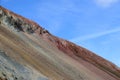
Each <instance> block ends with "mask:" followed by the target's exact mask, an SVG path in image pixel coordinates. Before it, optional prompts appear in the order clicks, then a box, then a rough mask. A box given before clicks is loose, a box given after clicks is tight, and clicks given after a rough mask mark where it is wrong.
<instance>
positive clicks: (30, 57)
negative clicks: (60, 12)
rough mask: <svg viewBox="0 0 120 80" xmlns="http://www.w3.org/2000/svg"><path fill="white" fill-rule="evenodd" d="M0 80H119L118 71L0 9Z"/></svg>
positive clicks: (96, 56)
mask: <svg viewBox="0 0 120 80" xmlns="http://www.w3.org/2000/svg"><path fill="white" fill-rule="evenodd" d="M0 80H120V69H119V68H118V67H117V66H116V65H114V64H113V63H111V62H109V61H107V60H105V59H103V58H102V57H100V56H98V55H96V54H94V53H92V52H91V51H89V50H87V49H85V48H82V47H80V46H77V45H76V44H74V43H71V42H69V41H67V40H64V39H60V38H58V37H56V36H54V35H52V34H51V33H49V32H48V31H47V30H45V29H44V28H42V27H41V26H39V25H38V24H37V23H35V22H33V21H31V20H28V19H26V18H24V17H22V16H20V15H17V14H15V13H13V12H11V11H9V10H7V9H5V8H3V7H2V6H0Z"/></svg>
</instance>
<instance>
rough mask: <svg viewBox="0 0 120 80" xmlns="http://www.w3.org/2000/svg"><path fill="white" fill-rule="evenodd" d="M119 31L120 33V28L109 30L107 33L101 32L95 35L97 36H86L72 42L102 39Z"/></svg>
mask: <svg viewBox="0 0 120 80" xmlns="http://www.w3.org/2000/svg"><path fill="white" fill-rule="evenodd" d="M119 31H120V28H116V29H112V30H107V31H104V32H100V33H95V34H90V35H86V36H81V37H77V38H73V39H71V40H70V41H72V42H79V41H85V40H90V39H94V38H98V37H102V36H105V35H109V34H112V33H116V32H119Z"/></svg>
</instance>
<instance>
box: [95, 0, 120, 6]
mask: <svg viewBox="0 0 120 80" xmlns="http://www.w3.org/2000/svg"><path fill="white" fill-rule="evenodd" d="M94 1H95V3H96V4H97V5H98V6H101V7H110V6H111V5H113V4H115V3H117V2H118V1H119V0H94Z"/></svg>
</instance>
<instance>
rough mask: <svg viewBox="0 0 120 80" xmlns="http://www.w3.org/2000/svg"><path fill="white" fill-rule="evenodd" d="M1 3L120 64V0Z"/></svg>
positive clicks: (33, 0)
mask: <svg viewBox="0 0 120 80" xmlns="http://www.w3.org/2000/svg"><path fill="white" fill-rule="evenodd" d="M1 5H2V6H4V7H5V8H7V9H9V10H12V11H14V12H15V13H18V14H20V15H22V16H24V17H26V18H29V19H31V20H33V21H35V22H37V23H38V24H40V25H41V26H42V27H44V28H46V29H47V30H49V31H50V32H51V33H52V34H54V35H56V36H59V37H61V38H64V39H67V40H70V41H72V42H74V43H76V44H78V45H80V46H83V47H85V48H87V49H89V50H91V51H93V52H95V53H96V54H98V55H100V56H102V57H104V58H106V59H107V60H109V61H112V62H113V63H115V64H116V65H118V66H120V22H119V21H120V9H119V8H120V0H2V2H1Z"/></svg>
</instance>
